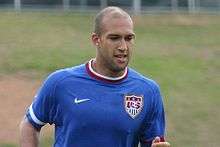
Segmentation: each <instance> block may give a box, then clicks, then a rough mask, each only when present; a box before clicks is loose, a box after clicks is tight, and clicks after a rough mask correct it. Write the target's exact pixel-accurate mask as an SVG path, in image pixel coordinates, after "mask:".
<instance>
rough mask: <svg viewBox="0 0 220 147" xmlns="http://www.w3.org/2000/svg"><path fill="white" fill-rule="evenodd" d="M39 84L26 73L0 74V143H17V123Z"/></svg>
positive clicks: (38, 81) (39, 82) (48, 129)
mask: <svg viewBox="0 0 220 147" xmlns="http://www.w3.org/2000/svg"><path fill="white" fill-rule="evenodd" d="M40 84H41V80H39V79H38V80H37V79H36V78H31V77H30V76H27V74H16V75H0V108H1V111H0V143H13V144H18V142H19V123H20V121H21V119H22V117H23V116H24V114H25V111H26V109H27V107H28V106H29V105H30V104H31V102H32V99H33V97H34V95H35V92H36V91H37V89H38V88H39V86H40ZM50 128H51V127H49V128H48V127H46V128H45V129H44V131H45V130H46V131H51V129H50Z"/></svg>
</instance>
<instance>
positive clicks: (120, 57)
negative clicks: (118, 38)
mask: <svg viewBox="0 0 220 147" xmlns="http://www.w3.org/2000/svg"><path fill="white" fill-rule="evenodd" d="M114 57H116V58H117V62H119V63H124V62H126V60H127V54H117V55H114Z"/></svg>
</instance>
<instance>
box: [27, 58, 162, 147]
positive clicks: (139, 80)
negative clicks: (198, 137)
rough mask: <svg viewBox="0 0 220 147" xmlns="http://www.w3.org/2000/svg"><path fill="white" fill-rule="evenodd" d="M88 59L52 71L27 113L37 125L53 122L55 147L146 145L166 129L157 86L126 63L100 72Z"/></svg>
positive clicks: (30, 119)
mask: <svg viewBox="0 0 220 147" xmlns="http://www.w3.org/2000/svg"><path fill="white" fill-rule="evenodd" d="M91 64H92V60H90V61H89V62H88V63H86V64H83V65H79V66H76V67H72V68H67V69H62V70H58V71H56V72H54V73H52V74H51V75H50V76H49V77H48V78H47V79H46V80H45V82H44V83H43V85H42V87H41V88H40V90H39V91H38V93H37V95H36V96H35V99H34V101H33V103H32V104H31V106H30V107H29V109H28V111H27V113H26V116H27V118H28V120H29V122H30V123H31V124H32V125H33V126H34V127H35V128H36V129H38V130H40V128H41V127H42V126H43V125H45V124H46V123H49V124H55V142H54V147H137V146H138V143H139V142H141V144H142V146H146V147H148V146H150V144H151V141H152V140H153V139H154V137H156V136H160V137H163V136H164V130H165V119H164V108H163V102H162V98H161V94H160V90H159V86H158V85H157V84H156V83H155V82H154V81H152V80H150V79H148V78H146V77H144V76H142V75H140V74H139V73H137V72H135V71H134V70H132V69H131V68H127V69H126V72H125V74H124V75H123V76H121V77H118V78H111V77H105V76H102V75H100V74H98V73H96V72H95V71H94V70H93V69H92V67H91Z"/></svg>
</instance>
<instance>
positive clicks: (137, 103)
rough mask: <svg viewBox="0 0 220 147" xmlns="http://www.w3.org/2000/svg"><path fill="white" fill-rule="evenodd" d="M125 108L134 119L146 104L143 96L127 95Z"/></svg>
mask: <svg viewBox="0 0 220 147" xmlns="http://www.w3.org/2000/svg"><path fill="white" fill-rule="evenodd" d="M124 105H125V110H126V112H127V113H128V114H129V116H131V117H132V118H133V119H134V118H135V117H136V116H137V115H138V114H139V113H140V112H141V110H142V108H143V105H144V98H143V96H136V95H125V97H124Z"/></svg>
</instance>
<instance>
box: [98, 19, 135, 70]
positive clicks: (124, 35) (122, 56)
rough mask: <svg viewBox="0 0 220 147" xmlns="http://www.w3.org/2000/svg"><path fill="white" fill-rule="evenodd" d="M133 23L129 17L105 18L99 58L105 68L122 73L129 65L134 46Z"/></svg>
mask: <svg viewBox="0 0 220 147" xmlns="http://www.w3.org/2000/svg"><path fill="white" fill-rule="evenodd" d="M134 37H135V36H134V32H133V23H132V21H131V19H129V18H127V17H120V18H105V19H103V21H102V33H101V35H99V37H98V38H99V46H98V51H97V58H98V60H100V61H101V62H102V64H103V66H104V67H107V68H108V69H109V70H111V71H113V72H121V71H123V70H124V69H125V68H126V66H127V65H128V62H129V59H130V57H131V52H132V48H133V44H134Z"/></svg>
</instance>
